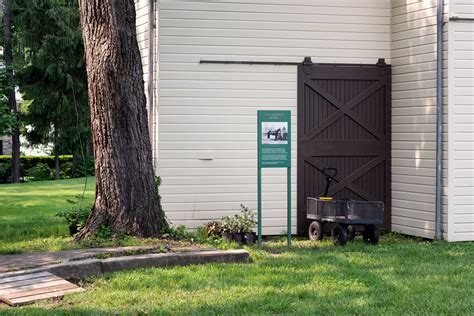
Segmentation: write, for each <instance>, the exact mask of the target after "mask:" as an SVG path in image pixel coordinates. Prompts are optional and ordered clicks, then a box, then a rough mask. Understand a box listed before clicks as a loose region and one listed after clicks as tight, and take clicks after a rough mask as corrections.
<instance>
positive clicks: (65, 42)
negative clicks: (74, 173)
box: [14, 0, 90, 167]
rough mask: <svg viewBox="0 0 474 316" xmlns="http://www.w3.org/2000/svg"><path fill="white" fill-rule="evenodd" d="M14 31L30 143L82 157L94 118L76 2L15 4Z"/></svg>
mask: <svg viewBox="0 0 474 316" xmlns="http://www.w3.org/2000/svg"><path fill="white" fill-rule="evenodd" d="M14 26H15V32H14V34H15V68H16V74H17V77H18V79H19V85H20V90H21V93H22V96H23V98H24V99H26V100H28V101H29V102H25V103H26V104H28V106H27V108H25V109H23V110H24V112H25V115H24V124H25V125H29V126H30V128H28V129H27V130H26V136H27V138H28V140H29V141H30V142H31V143H33V144H41V143H47V142H52V143H53V144H54V154H55V155H60V154H66V153H76V154H77V153H80V147H84V146H85V144H86V143H87V142H89V140H90V127H89V126H90V119H89V110H88V103H87V78H86V71H85V62H84V46H83V40H82V32H81V27H80V20H79V9H78V5H77V3H75V1H71V0H42V1H37V0H33V1H32V0H16V1H15V7H14ZM57 167H59V166H57Z"/></svg>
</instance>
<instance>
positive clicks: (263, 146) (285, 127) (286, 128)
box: [257, 111, 291, 168]
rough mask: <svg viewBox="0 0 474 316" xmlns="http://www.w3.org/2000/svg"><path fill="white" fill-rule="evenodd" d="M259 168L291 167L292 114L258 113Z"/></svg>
mask: <svg viewBox="0 0 474 316" xmlns="http://www.w3.org/2000/svg"><path fill="white" fill-rule="evenodd" d="M257 128H258V140H259V141H258V167H259V168H289V167H291V112H290V111H258V127H257Z"/></svg>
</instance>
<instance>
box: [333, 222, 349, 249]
mask: <svg viewBox="0 0 474 316" xmlns="http://www.w3.org/2000/svg"><path fill="white" fill-rule="evenodd" d="M331 240H332V242H333V244H334V245H336V246H344V245H345V244H346V243H347V228H345V227H344V226H342V225H341V224H336V225H335V226H334V227H333V228H332V233H331Z"/></svg>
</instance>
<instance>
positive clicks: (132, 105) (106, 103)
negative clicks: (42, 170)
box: [76, 0, 161, 240]
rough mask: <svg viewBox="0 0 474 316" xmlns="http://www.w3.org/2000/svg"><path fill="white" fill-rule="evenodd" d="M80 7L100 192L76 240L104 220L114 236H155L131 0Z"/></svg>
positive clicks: (156, 215) (87, 0) (87, 1)
mask: <svg viewBox="0 0 474 316" xmlns="http://www.w3.org/2000/svg"><path fill="white" fill-rule="evenodd" d="M79 7H80V13H81V24H82V28H83V37H84V46H85V57H86V66H87V76H88V88H89V105H90V109H91V126H92V139H93V145H94V156H95V171H96V197H95V202H94V206H93V207H92V211H91V215H90V216H89V218H88V220H87V223H86V226H85V227H84V229H83V230H82V231H81V232H80V233H79V235H78V236H77V237H76V240H80V239H83V238H87V237H91V236H93V235H94V234H95V233H96V232H97V230H98V229H99V228H100V227H101V225H103V224H105V225H108V226H109V227H110V228H111V230H112V232H113V234H114V235H119V234H129V235H132V236H136V237H157V236H159V234H160V226H161V220H160V211H159V207H158V204H157V197H156V194H155V191H154V171H153V164H152V153H151V142H150V137H149V134H148V124H147V112H146V102H145V92H144V82H143V69H142V63H141V58H140V52H139V48H138V44H137V35H136V30H135V5H134V0H101V1H91V0H80V1H79Z"/></svg>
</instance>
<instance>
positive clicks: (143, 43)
mask: <svg viewBox="0 0 474 316" xmlns="http://www.w3.org/2000/svg"><path fill="white" fill-rule="evenodd" d="M149 2H150V1H149V0H135V10H136V26H137V40H138V47H139V49H140V55H141V58H142V65H143V80H144V88H145V95H146V97H147V98H148V94H147V89H148V82H149V79H150V78H149V76H148V63H149V60H148V56H149V43H148V42H149V32H150V30H149V17H148V14H149ZM156 5H157V4H155V8H154V9H155V13H154V20H155V24H156V23H157V22H158V10H157V8H156ZM152 31H153V33H154V34H153V38H155V41H154V42H153V47H154V54H153V55H154V56H153V68H154V71H153V74H154V75H153V105H154V106H153V107H154V111H153V115H154V117H153V125H152V131H151V133H150V134H151V141H152V146H153V161H154V165H155V166H157V164H158V157H157V154H158V151H157V148H158V98H157V95H158V78H157V76H158V66H159V64H158V54H157V49H158V45H157V31H158V30H157V29H154V30H152Z"/></svg>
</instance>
